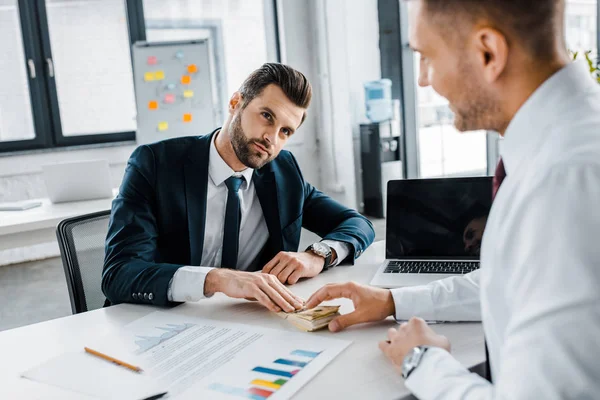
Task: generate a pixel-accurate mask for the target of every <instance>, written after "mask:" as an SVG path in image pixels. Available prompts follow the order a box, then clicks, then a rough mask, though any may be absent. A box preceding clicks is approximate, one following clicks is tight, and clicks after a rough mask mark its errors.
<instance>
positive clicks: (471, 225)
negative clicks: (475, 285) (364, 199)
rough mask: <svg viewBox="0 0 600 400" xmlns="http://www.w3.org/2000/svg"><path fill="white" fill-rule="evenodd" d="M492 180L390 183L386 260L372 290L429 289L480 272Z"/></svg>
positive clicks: (460, 179)
mask: <svg viewBox="0 0 600 400" xmlns="http://www.w3.org/2000/svg"><path fill="white" fill-rule="evenodd" d="M491 206H492V177H475V178H446V179H407V180H393V181H389V182H388V191H387V214H386V215H387V220H386V249H385V251H386V260H385V262H384V263H383V264H382V265H381V266H380V267H379V269H378V270H377V273H376V274H375V276H374V277H373V279H372V281H371V285H373V286H377V287H383V288H396V287H401V286H415V285H424V284H427V283H429V282H431V281H434V280H438V279H443V278H446V277H449V276H453V275H462V274H467V273H469V272H471V271H474V270H476V269H478V268H479V254H480V250H481V238H482V236H483V232H484V230H485V225H486V222H487V218H488V214H489V211H490V208H491Z"/></svg>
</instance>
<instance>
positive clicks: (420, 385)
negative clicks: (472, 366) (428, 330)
mask: <svg viewBox="0 0 600 400" xmlns="http://www.w3.org/2000/svg"><path fill="white" fill-rule="evenodd" d="M404 385H405V386H406V388H407V389H408V390H410V392H411V393H412V394H414V395H415V396H416V397H417V398H419V399H440V398H448V399H458V398H465V397H469V398H471V397H470V396H472V397H473V398H478V399H479V398H487V396H485V395H483V393H482V389H483V390H484V391H485V390H489V389H490V388H491V385H490V383H489V382H488V381H486V380H485V379H483V378H482V377H480V376H479V375H477V374H475V373H472V372H470V371H469V370H468V369H467V368H465V367H464V366H463V365H462V364H461V363H459V362H458V361H457V360H456V359H455V358H454V357H452V355H451V354H450V353H448V352H447V351H446V350H444V349H441V348H439V347H430V348H429V350H427V352H426V353H425V354H424V355H423V358H422V359H421V362H420V363H419V365H418V366H417V367H416V369H415V370H414V371H413V372H412V373H411V374H410V376H409V377H408V379H406V381H405V382H404ZM469 395H470V396H469ZM490 398H491V396H490Z"/></svg>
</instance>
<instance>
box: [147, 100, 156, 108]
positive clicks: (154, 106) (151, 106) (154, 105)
mask: <svg viewBox="0 0 600 400" xmlns="http://www.w3.org/2000/svg"><path fill="white" fill-rule="evenodd" d="M148 108H149V109H151V110H157V109H158V101H155V100H152V101H150V102H148Z"/></svg>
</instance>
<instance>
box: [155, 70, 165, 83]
mask: <svg viewBox="0 0 600 400" xmlns="http://www.w3.org/2000/svg"><path fill="white" fill-rule="evenodd" d="M154 79H156V80H157V81H162V80H163V79H165V71H156V72H155V73H154Z"/></svg>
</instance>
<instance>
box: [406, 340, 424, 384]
mask: <svg viewBox="0 0 600 400" xmlns="http://www.w3.org/2000/svg"><path fill="white" fill-rule="evenodd" d="M427 350H429V346H417V347H413V348H412V350H410V351H409V352H408V353H407V354H406V356H404V361H403V362H402V377H403V378H404V379H407V378H408V377H409V376H410V374H411V373H412V372H413V371H414V370H415V369H416V368H417V367H418V366H419V363H420V362H421V359H422V358H423V354H425V353H426V352H427Z"/></svg>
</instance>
